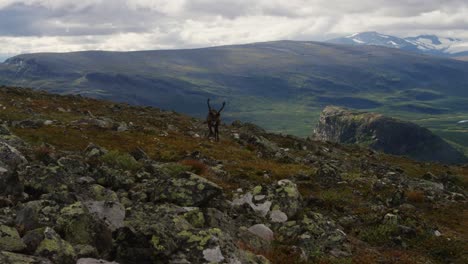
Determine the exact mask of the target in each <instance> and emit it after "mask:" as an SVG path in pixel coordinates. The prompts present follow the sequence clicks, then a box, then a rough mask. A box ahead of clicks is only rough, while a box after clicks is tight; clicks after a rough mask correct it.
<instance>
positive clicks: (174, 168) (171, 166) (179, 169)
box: [163, 163, 190, 177]
mask: <svg viewBox="0 0 468 264" xmlns="http://www.w3.org/2000/svg"><path fill="white" fill-rule="evenodd" d="M163 171H164V172H165V173H167V174H169V175H170V176H172V177H176V176H178V175H179V174H181V173H183V172H186V171H190V167H189V166H185V165H182V164H180V163H168V164H166V165H164V166H163Z"/></svg>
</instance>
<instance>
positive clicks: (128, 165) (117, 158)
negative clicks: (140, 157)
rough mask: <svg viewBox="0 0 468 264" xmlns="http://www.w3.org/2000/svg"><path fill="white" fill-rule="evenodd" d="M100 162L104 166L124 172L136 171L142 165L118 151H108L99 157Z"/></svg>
mask: <svg viewBox="0 0 468 264" xmlns="http://www.w3.org/2000/svg"><path fill="white" fill-rule="evenodd" d="M100 160H101V161H103V162H105V163H106V164H108V165H110V166H112V167H115V168H120V169H124V170H130V171H136V170H138V169H140V168H141V167H142V164H141V163H140V162H138V161H136V160H135V158H133V157H132V156H130V155H129V154H127V153H120V152H118V151H109V152H107V153H106V154H104V155H103V156H102V157H100Z"/></svg>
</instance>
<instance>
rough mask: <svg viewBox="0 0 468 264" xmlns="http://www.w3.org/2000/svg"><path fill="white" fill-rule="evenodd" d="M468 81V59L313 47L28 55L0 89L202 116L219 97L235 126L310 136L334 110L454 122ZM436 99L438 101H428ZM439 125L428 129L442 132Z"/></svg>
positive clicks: (15, 62)
mask: <svg viewBox="0 0 468 264" xmlns="http://www.w3.org/2000/svg"><path fill="white" fill-rule="evenodd" d="M467 76H468V64H467V63H466V62H462V61H455V60H451V59H448V58H439V57H431V56H428V55H424V54H416V53H411V52H406V51H402V50H398V49H390V48H385V47H375V46H345V45H339V44H329V43H321V42H307V41H304V42H298V41H278V42H266V43H264V42H262V43H255V44H245V45H233V46H222V47H211V48H199V49H185V50H181V51H178V50H161V51H135V52H105V51H91V52H86V51H84V52H74V53H41V54H27V55H18V56H15V57H13V58H10V59H9V60H8V63H3V64H0V84H9V85H19V86H29V87H34V88H37V89H44V90H48V91H51V92H56V93H61V94H82V95H86V96H90V97H95V98H102V99H110V100H115V101H121V102H128V103H132V104H135V105H150V106H158V107H161V108H164V109H173V110H177V111H179V112H183V113H189V114H191V115H193V116H198V117H202V116H204V115H205V111H206V109H204V107H202V105H201V104H199V103H198V102H204V101H206V98H207V97H210V98H212V99H213V100H214V102H215V103H216V102H218V103H219V102H221V101H223V100H227V101H228V108H229V109H230V111H228V113H226V118H227V120H230V121H232V120H234V119H244V120H249V121H252V122H256V123H259V124H261V125H262V126H264V127H266V128H267V129H269V130H272V131H277V132H286V133H293V134H296V135H301V136H308V134H309V131H310V130H311V129H312V128H313V126H314V122H315V120H318V116H319V113H320V111H321V108H322V107H324V106H325V105H327V104H339V105H341V106H347V107H356V108H361V109H374V110H377V111H380V112H384V113H385V112H392V113H396V114H398V115H400V116H402V117H404V118H405V119H407V120H411V121H417V122H426V120H428V119H427V117H429V116H430V115H434V114H436V116H435V117H434V116H432V117H431V118H436V119H437V120H440V123H444V122H448V121H447V120H450V122H452V121H451V120H453V119H457V118H458V116H462V115H463V114H464V113H465V112H468V109H467V107H466V105H468V103H467V99H466V98H468V94H467V90H466V89H464V84H466V83H467V82H468V77H467ZM428 93H429V94H438V96H435V97H434V96H433V99H431V100H426V99H424V100H420V98H422V97H421V95H424V94H428ZM418 120H421V121H418ZM460 120H461V119H460ZM453 121H454V123H456V122H458V121H459V120H453ZM420 124H422V123H420ZM438 124H439V123H437V124H435V123H430V124H423V125H424V126H427V127H429V128H431V129H442V128H441V127H439V126H438ZM444 124H445V123H444ZM445 127H447V126H445ZM444 129H445V128H444ZM454 129H455V130H456V131H455V132H453V131H448V132H450V133H445V131H443V132H444V133H445V134H444V136H447V135H448V136H449V137H450V139H451V140H454V141H456V142H457V143H462V144H463V142H466V141H464V140H463V139H462V138H461V136H460V135H461V133H460V132H458V131H459V127H454Z"/></svg>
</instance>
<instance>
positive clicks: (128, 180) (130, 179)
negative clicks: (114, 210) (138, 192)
mask: <svg viewBox="0 0 468 264" xmlns="http://www.w3.org/2000/svg"><path fill="white" fill-rule="evenodd" d="M95 175H96V178H97V183H99V184H101V185H102V186H106V187H109V188H111V189H112V190H118V189H130V188H131V187H132V186H133V185H134V183H135V178H134V175H133V174H132V173H131V172H130V171H123V170H119V169H113V168H109V167H107V166H101V167H100V168H99V169H98V171H97V172H96V173H95Z"/></svg>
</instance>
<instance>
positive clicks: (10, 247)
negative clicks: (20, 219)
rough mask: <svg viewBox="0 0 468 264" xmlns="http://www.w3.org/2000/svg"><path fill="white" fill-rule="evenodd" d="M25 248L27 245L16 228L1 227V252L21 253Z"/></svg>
mask: <svg viewBox="0 0 468 264" xmlns="http://www.w3.org/2000/svg"><path fill="white" fill-rule="evenodd" d="M25 248H26V245H25V244H24V243H23V241H22V240H21V238H20V236H19V234H18V231H17V230H16V229H15V228H13V227H9V226H5V225H0V250H6V251H13V252H21V251H23V250H24V249H25Z"/></svg>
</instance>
